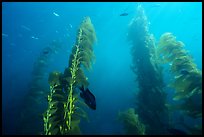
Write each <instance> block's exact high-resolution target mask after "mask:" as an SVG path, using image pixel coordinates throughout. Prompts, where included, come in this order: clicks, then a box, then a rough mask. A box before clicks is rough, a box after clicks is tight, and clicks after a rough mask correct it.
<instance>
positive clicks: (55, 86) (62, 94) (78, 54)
mask: <svg viewBox="0 0 204 137" xmlns="http://www.w3.org/2000/svg"><path fill="white" fill-rule="evenodd" d="M95 41H96V34H95V30H94V27H93V25H92V23H91V20H90V18H89V17H85V19H84V20H83V22H82V24H81V25H80V27H79V30H78V35H77V39H76V43H75V45H74V46H73V47H72V53H71V55H70V58H69V66H68V68H66V69H65V71H64V74H62V73H60V72H52V73H51V74H50V76H49V85H50V94H49V95H48V109H47V110H46V112H45V113H44V118H43V119H44V132H45V134H46V135H56V134H59V135H66V134H81V131H80V128H79V123H80V118H81V117H85V118H87V115H86V112H85V111H84V110H83V106H86V104H85V103H84V102H83V101H81V99H80V97H79V92H78V90H77V87H80V86H82V85H83V86H85V87H87V86H88V84H89V83H88V79H87V77H86V76H85V74H84V71H83V68H82V67H84V68H85V69H87V70H90V69H91V64H92V62H93V59H94V53H93V45H94V42H95Z"/></svg>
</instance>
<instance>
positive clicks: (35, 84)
mask: <svg viewBox="0 0 204 137" xmlns="http://www.w3.org/2000/svg"><path fill="white" fill-rule="evenodd" d="M61 45H62V43H61V42H59V41H57V40H53V41H52V42H50V43H49V44H48V45H47V46H46V47H45V48H43V49H42V50H41V52H40V54H39V56H38V57H37V59H36V60H35V62H34V65H33V70H32V76H31V77H32V80H31V82H30V83H29V89H28V91H27V94H26V95H25V97H24V99H23V101H22V105H21V109H19V111H20V118H19V123H21V124H20V125H19V126H18V128H19V129H18V131H19V134H39V133H40V132H42V130H41V127H40V126H39V125H40V124H42V122H41V121H42V118H41V114H42V113H43V112H44V109H45V105H44V104H45V103H46V98H45V97H47V95H48V93H49V85H48V84H47V82H46V81H47V78H46V74H47V73H48V70H47V69H48V66H49V64H50V58H51V57H52V56H53V55H54V54H55V53H56V52H58V51H59V50H60V49H61V48H62V46H61ZM31 117H32V118H31Z"/></svg>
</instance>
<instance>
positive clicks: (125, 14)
mask: <svg viewBox="0 0 204 137" xmlns="http://www.w3.org/2000/svg"><path fill="white" fill-rule="evenodd" d="M127 15H128V13H126V12H124V13H122V14H120V16H127Z"/></svg>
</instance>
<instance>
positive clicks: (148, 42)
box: [128, 6, 168, 134]
mask: <svg viewBox="0 0 204 137" xmlns="http://www.w3.org/2000/svg"><path fill="white" fill-rule="evenodd" d="M136 14H137V16H136V17H135V18H133V20H132V21H131V23H130V25H129V32H128V40H129V42H130V44H131V45H132V49H131V52H132V61H133V65H132V70H133V72H134V73H135V74H136V75H137V82H138V87H139V91H138V94H137V97H136V100H137V104H136V112H137V113H138V116H139V118H140V119H141V121H142V123H144V124H145V127H146V134H164V133H165V126H167V125H168V112H167V108H166V106H165V102H166V93H165V92H164V91H163V86H164V84H163V79H162V69H161V67H160V66H159V65H158V63H157V60H156V59H157V54H156V51H155V43H154V38H153V35H151V34H150V33H149V30H148V21H147V17H146V16H145V13H144V10H143V8H142V7H141V6H138V8H137V13H136ZM164 125H165V126H164Z"/></svg>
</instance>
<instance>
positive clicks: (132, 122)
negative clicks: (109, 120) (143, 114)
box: [118, 108, 145, 135]
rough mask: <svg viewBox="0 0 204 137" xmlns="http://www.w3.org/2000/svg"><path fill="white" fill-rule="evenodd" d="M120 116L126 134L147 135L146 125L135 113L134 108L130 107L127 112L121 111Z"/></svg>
mask: <svg viewBox="0 0 204 137" xmlns="http://www.w3.org/2000/svg"><path fill="white" fill-rule="evenodd" d="M118 118H119V120H120V121H122V122H123V125H124V128H125V134H127V135H145V125H144V124H142V123H141V121H140V120H139V117H138V114H135V110H134V108H129V109H128V110H127V111H125V112H119V114H118Z"/></svg>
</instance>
